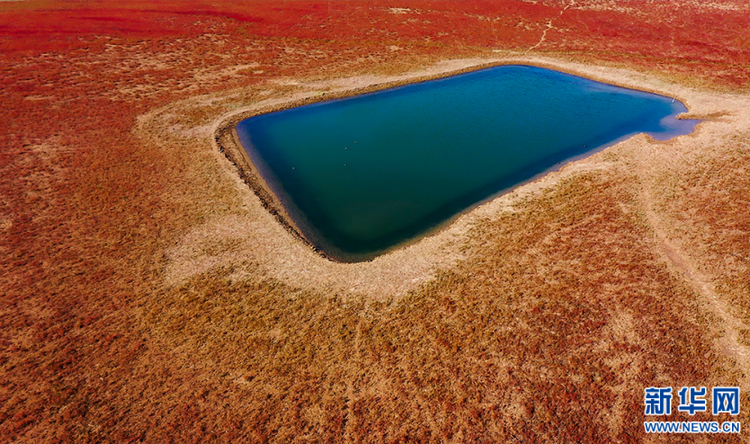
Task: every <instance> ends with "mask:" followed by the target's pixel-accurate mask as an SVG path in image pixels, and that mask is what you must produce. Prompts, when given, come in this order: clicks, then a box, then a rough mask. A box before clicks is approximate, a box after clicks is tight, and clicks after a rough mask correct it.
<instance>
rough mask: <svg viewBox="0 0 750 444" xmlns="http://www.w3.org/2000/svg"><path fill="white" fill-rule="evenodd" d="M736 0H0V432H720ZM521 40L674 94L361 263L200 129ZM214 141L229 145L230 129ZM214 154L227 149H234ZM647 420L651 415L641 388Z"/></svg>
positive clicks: (588, 71)
mask: <svg viewBox="0 0 750 444" xmlns="http://www.w3.org/2000/svg"><path fill="white" fill-rule="evenodd" d="M748 23H750V6H749V5H748V4H747V2H744V1H736V2H733V1H722V2H713V3H711V2H696V1H665V2H661V1H660V2H640V1H591V2H562V1H560V2H552V1H550V2H544V1H539V2H522V1H496V2H453V1H410V2H406V1H405V2H386V1H361V2H345V1H330V2H322V1H321V2H314V1H289V2H278V1H274V2H262V1H257V2H229V1H228V2H187V1H185V2H177V1H163V2H150V1H149V2H145V1H143V2H141V1H128V2H95V1H86V2H52V1H49V2H48V1H45V2H36V1H28V2H2V3H0V84H2V88H0V105H2V106H0V345H1V346H0V442H30V443H39V442H92V443H93V442H97V443H98V442H596V443H598V442H651V441H654V442H656V441H658V442H671V441H683V440H684V441H687V440H689V441H691V442H692V441H694V440H696V439H697V440H698V441H700V440H704V441H706V442H707V441H709V440H710V441H712V442H713V441H718V442H747V441H748V434H747V432H743V433H742V434H740V435H705V436H700V435H698V436H696V435H658V436H650V435H646V434H645V433H644V432H643V421H645V420H650V419H652V418H651V417H646V416H645V415H644V400H643V396H644V392H643V390H644V388H646V387H650V386H661V387H666V386H670V387H673V388H674V389H675V392H676V391H677V390H679V388H681V387H683V386H705V387H708V388H711V387H716V386H739V387H740V388H741V389H742V410H741V413H740V415H739V416H737V417H729V416H728V415H726V414H724V415H723V416H713V415H711V414H710V412H709V413H698V414H696V415H695V416H692V417H691V416H689V415H686V414H684V413H681V412H680V413H678V412H676V407H677V399H676V398H677V396H676V394H675V400H674V402H673V411H674V412H673V414H672V415H670V416H669V417H666V418H664V419H671V420H719V421H724V420H730V419H733V420H738V421H741V422H742V423H743V426H744V427H745V428H747V427H750V421H749V419H750V415H748V412H749V411H750V410H749V409H750V399H748V398H749V397H748V393H749V391H750V374H749V373H748V372H750V354H749V353H750V106H749V105H750V29H749V28H748V26H747V24H748ZM488 63H532V64H536V65H540V66H548V67H552V68H555V69H560V70H564V71H568V72H572V73H576V74H579V75H584V76H587V77H591V78H595V79H597V80H603V81H608V82H612V83H617V84H621V85H625V86H630V87H637V88H642V89H647V90H651V91H657V92H661V93H664V94H669V95H672V96H674V97H677V98H679V99H680V100H683V101H684V102H685V103H686V104H687V105H688V107H689V108H690V114H691V115H692V116H694V117H699V118H702V119H704V123H702V124H700V125H699V127H698V129H697V131H696V132H695V133H694V134H692V135H689V136H684V137H680V138H677V139H674V140H672V141H669V142H654V141H653V140H650V139H649V138H648V137H646V136H643V135H641V136H637V137H635V138H632V139H630V140H628V141H626V142H624V143H621V144H618V145H616V146H613V147H610V148H608V149H606V150H604V151H602V152H600V153H597V154H595V155H594V156H591V157H589V158H587V159H584V160H582V161H579V162H576V163H571V164H569V165H567V166H566V167H564V168H563V169H561V170H560V171H558V172H555V173H552V174H550V175H548V176H546V177H545V178H543V179H542V180H540V181H537V182H533V183H531V184H528V185H525V186H523V187H521V188H519V189H518V190H516V191H515V192H513V193H510V194H507V195H505V196H502V197H500V198H498V199H495V200H493V201H491V202H489V203H487V204H485V205H483V206H481V207H479V208H477V209H475V210H473V211H472V212H470V213H468V214H466V215H464V216H461V217H460V218H458V219H457V220H456V221H454V223H453V224H451V225H450V226H448V227H447V228H445V229H443V230H441V231H439V232H437V233H434V234H433V235H431V236H429V237H427V238H425V239H423V240H420V241H418V242H414V243H412V244H410V245H408V246H406V247H404V248H402V249H399V250H397V251H394V252H392V253H390V254H388V255H385V256H382V257H380V258H378V259H376V260H375V261H372V262H368V263H361V264H337V263H333V262H330V261H327V260H325V259H323V258H321V257H320V256H318V255H316V254H315V253H314V252H312V251H311V250H310V249H309V248H307V247H306V246H305V245H304V244H303V243H302V242H300V241H299V240H298V239H296V238H295V237H294V236H293V235H292V234H290V233H289V231H287V230H285V229H284V228H283V227H282V226H281V225H280V224H279V223H278V220H277V218H276V217H275V216H274V215H272V214H270V213H269V212H268V211H267V210H266V209H265V208H263V206H262V205H261V201H260V199H259V197H258V195H257V194H256V193H254V192H253V191H252V189H251V187H250V186H248V184H247V183H245V182H244V181H243V180H242V178H241V173H240V171H239V170H238V168H237V166H236V165H234V164H233V163H232V162H231V161H230V159H228V158H227V156H226V155H225V154H227V153H228V151H229V150H227V149H224V152H222V151H221V149H220V148H227V146H225V145H226V144H227V143H229V142H228V141H227V140H226V138H225V137H224V135H225V133H223V132H222V131H221V130H222V128H223V127H224V126H225V125H226V122H228V121H231V119H232V118H234V117H236V116H238V115H241V114H242V113H247V112H251V113H252V112H259V111H262V110H264V109H272V108H275V107H283V106H289V105H290V104H292V103H301V102H303V101H312V100H321V99H323V98H325V97H331V96H336V95H341V94H350V93H352V91H354V90H356V89H358V88H359V89H377V88H381V87H384V86H385V85H388V84H392V83H393V82H409V81H415V80H417V79H421V78H427V77H430V76H438V75H445V74H447V73H450V72H454V71H457V70H462V69H472V68H474V67H477V66H482V65H484V64H488ZM230 157H231V155H230ZM240 166H241V165H240ZM657 419H662V418H657Z"/></svg>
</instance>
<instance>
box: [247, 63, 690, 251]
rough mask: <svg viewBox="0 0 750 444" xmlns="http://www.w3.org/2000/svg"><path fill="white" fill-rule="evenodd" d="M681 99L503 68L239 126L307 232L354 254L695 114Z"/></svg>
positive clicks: (664, 132) (684, 128)
mask: <svg viewBox="0 0 750 444" xmlns="http://www.w3.org/2000/svg"><path fill="white" fill-rule="evenodd" d="M685 111H687V109H686V108H685V106H684V105H683V104H682V103H680V102H679V101H677V100H674V99H672V98H669V97H664V96H659V95H656V94H651V93H646V92H641V91H635V90H630V89H625V88H621V87H617V86H613V85H608V84H604V83H600V82H595V81H592V80H588V79H584V78H581V77H577V76H573V75H569V74H565V73H561V72H557V71H552V70H548V69H543V68H537V67H531V66H518V65H513V66H500V67H494V68H488V69H482V70H479V71H474V72H470V73H466V74H460V75H456V76H452V77H448V78H444V79H438V80H430V81H426V82H422V83H417V84H411V85H406V86H401V87H397V88H392V89H388V90H385V91H380V92H374V93H370V94H365V95H360V96H355V97H349V98H345V99H339V100H332V101H327V102H321V103H317V104H313V105H306V106H301V107H298V108H292V109H288V110H285V111H280V112H274V113H269V114H264V115H259V116H255V117H251V118H249V119H246V120H243V121H242V122H240V123H239V124H238V125H237V127H236V130H237V134H238V136H239V138H240V141H241V142H242V144H243V146H244V148H245V150H246V151H247V152H248V154H249V156H250V158H251V160H252V161H253V163H254V164H255V165H256V167H257V168H258V169H259V171H260V173H261V175H262V176H263V177H264V179H265V180H266V182H267V183H268V184H269V186H270V187H271V188H272V190H273V192H274V193H275V194H276V195H277V197H279V199H280V200H281V202H282V203H283V205H284V206H285V207H286V209H287V211H288V212H289V214H290V216H291V217H292V219H293V220H294V221H295V223H296V224H297V226H298V227H299V229H300V230H301V231H302V233H303V234H304V235H305V237H306V238H307V239H308V240H310V241H311V242H312V243H313V244H315V245H316V246H317V247H318V248H319V249H320V250H322V251H323V252H324V253H326V254H327V255H328V256H329V257H332V258H334V259H337V260H341V261H360V260H367V259H371V258H372V257H374V256H376V255H378V254H380V253H382V252H383V251H386V250H388V249H389V248H391V247H394V246H396V245H399V244H401V243H403V242H405V241H408V240H409V239H412V238H414V237H416V236H419V235H421V234H424V233H425V232H427V231H429V230H430V229H433V228H435V227H437V226H439V225H440V224H442V223H445V222H446V221H447V220H450V219H451V218H452V217H453V216H455V215H456V214H458V213H461V212H462V211H465V210H466V209H468V208H471V207H473V206H475V205H477V204H478V203H480V202H482V201H484V200H486V199H488V198H490V197H492V196H494V195H496V194H498V193H501V192H503V191H507V190H509V189H511V188H512V187H514V186H517V185H518V184H521V183H523V182H525V181H528V180H529V179H531V178H533V177H535V176H538V175H539V174H540V173H543V172H545V171H549V170H551V169H554V168H556V167H559V165H560V163H561V162H564V161H566V160H569V159H571V158H575V157H578V156H581V155H583V154H586V153H590V152H592V151H595V150H597V149H600V148H601V147H603V146H607V145H608V144H611V143H613V142H615V141H618V140H622V139H624V138H626V137H630V136H632V135H635V134H638V133H648V134H650V135H651V136H653V137H654V138H656V139H660V140H664V139H669V138H671V137H674V136H677V135H683V134H688V133H690V132H691V131H692V130H693V128H694V126H695V124H696V122H697V121H695V120H678V119H676V118H675V116H677V115H678V114H680V113H683V112H685Z"/></svg>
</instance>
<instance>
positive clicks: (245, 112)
mask: <svg viewBox="0 0 750 444" xmlns="http://www.w3.org/2000/svg"><path fill="white" fill-rule="evenodd" d="M513 65H518V66H531V67H537V68H544V69H549V70H553V71H556V72H560V73H564V74H569V75H574V76H577V77H581V78H584V79H588V80H593V81H596V82H600V83H604V84H607V85H612V86H617V87H620V88H625V89H628V90H633V91H640V92H646V93H652V94H657V95H660V96H664V97H669V98H672V99H673V101H674V100H679V101H680V102H681V103H683V104H684V105H685V106H686V107H687V109H688V112H687V113H683V114H680V115H678V116H676V118H677V119H687V118H695V116H693V115H692V112H690V106H689V104H688V103H687V100H685V99H683V98H681V97H679V96H677V95H675V94H672V93H667V92H665V91H663V90H660V89H658V88H651V87H639V88H636V87H634V86H633V85H632V84H629V83H628V82H618V81H617V80H614V81H613V80H612V79H611V78H606V76H593V75H590V73H585V72H581V70H578V69H572V68H569V67H566V66H561V65H559V64H556V63H550V62H540V61H539V60H533V59H523V58H521V59H518V58H510V59H505V60H492V61H487V62H484V63H477V64H473V65H470V66H466V67H461V68H458V69H452V70H445V71H441V72H437V73H431V74H419V73H417V74H416V75H411V76H409V75H407V76H405V77H404V78H398V79H394V80H389V81H388V80H387V81H384V82H380V83H374V84H369V85H365V86H362V87H356V88H349V89H342V90H339V91H330V92H323V93H321V94H318V95H316V96H308V97H304V98H301V99H292V100H289V101H285V102H282V103H277V104H273V105H269V106H262V107H257V108H254V107H250V108H245V109H240V110H239V111H236V112H233V113H231V114H230V115H228V116H223V118H222V119H220V121H219V124H218V125H217V126H216V129H215V131H214V140H215V143H216V146H217V149H218V150H219V151H220V152H222V153H223V154H224V156H225V157H226V158H227V159H228V160H229V161H230V162H231V163H232V164H233V165H234V167H235V168H236V169H237V173H238V175H239V177H240V178H241V179H242V181H243V182H244V183H245V184H246V185H247V186H248V187H249V188H250V189H251V190H252V191H253V193H254V194H255V195H256V196H257V198H258V199H259V200H260V202H261V205H262V206H263V208H264V209H265V210H266V211H268V212H269V213H270V214H271V215H272V216H273V217H274V218H275V219H276V221H277V222H278V223H279V224H280V225H281V226H282V227H283V228H284V229H285V230H286V231H287V232H288V233H290V234H291V235H292V236H293V237H294V238H296V239H297V240H298V241H300V242H302V243H303V244H304V245H305V246H306V247H307V248H309V249H310V250H312V251H313V252H315V254H317V255H318V256H320V257H322V258H325V259H327V260H328V261H331V262H336V263H354V262H368V261H370V260H372V259H373V258H370V259H369V260H365V261H361V260H352V261H348V260H345V259H341V258H338V257H333V256H331V255H329V254H326V252H325V251H324V250H322V249H321V248H319V247H318V246H317V245H316V243H315V241H314V240H312V239H308V237H307V236H305V234H304V233H305V231H307V230H303V229H301V228H300V226H299V225H298V223H297V222H295V217H292V215H291V214H290V212H289V210H288V209H287V208H286V206H285V205H284V204H283V203H282V201H281V200H280V199H279V197H278V196H277V195H276V193H274V191H273V189H272V187H271V186H270V185H269V184H268V183H267V181H266V180H265V179H264V178H263V175H262V174H261V173H260V172H259V171H258V169H257V167H256V166H255V165H254V163H253V161H252V159H251V158H250V156H249V155H248V153H247V151H246V150H245V148H244V147H243V145H242V143H241V141H240V140H239V136H238V134H237V131H236V126H237V124H239V123H240V122H241V121H243V120H245V119H248V118H251V117H255V116H258V115H263V114H269V113H273V112H278V111H283V110H287V109H291V108H296V107H300V106H305V105H311V104H316V103H322V102H327V101H331V100H337V99H343V98H349V97H354V96H359V95H364V94H369V93H373V92H380V91H384V90H388V89H392V88H396V87H399V86H405V85H413V84H418V83H422V82H427V81H431V80H437V79H443V78H448V77H453V76H456V75H460V74H465V73H470V72H475V71H480V70H483V69H488V68H494V67H500V66H513ZM696 131H698V126H696V127H695V129H694V131H693V133H695V132H696ZM691 134H692V133H691ZM629 137H632V136H629ZM629 137H628V138H629ZM621 141H622V140H617V141H614V142H613V143H608V144H604V145H602V146H601V147H598V148H596V149H594V150H591V151H590V152H588V153H586V154H585V155H577V156H574V157H572V158H570V159H568V160H566V161H564V162H561V164H559V165H557V166H555V167H552V168H549V169H547V170H545V171H543V172H541V173H539V174H536V175H534V176H533V177H531V178H530V179H528V180H525V181H522V182H520V183H518V184H517V185H515V186H513V187H511V188H509V189H505V190H500V191H499V192H498V193H497V194H494V195H493V196H491V197H489V198H487V199H485V200H482V201H480V202H477V203H476V204H474V205H471V206H469V207H467V208H466V209H465V210H464V211H461V212H459V213H458V214H455V215H454V216H452V217H450V218H448V219H447V220H445V221H444V222H443V223H440V224H438V225H437V226H435V227H432V228H430V229H428V230H427V231H425V232H423V233H422V234H420V235H418V236H416V237H415V238H412V239H409V240H407V241H405V242H402V243H399V244H397V245H395V246H392V247H390V248H388V249H386V250H385V251H384V252H381V253H379V254H378V255H380V254H385V253H388V252H390V251H393V250H397V249H401V248H404V247H406V246H408V245H411V244H414V243H417V242H419V241H420V240H421V239H423V238H425V237H427V236H431V235H434V234H436V233H438V232H440V231H442V230H444V229H446V228H447V227H449V226H450V225H451V224H452V223H453V222H454V221H455V220H456V219H457V218H459V217H460V216H461V215H463V214H466V213H469V212H471V211H472V210H473V209H474V208H476V207H477V206H480V205H482V204H483V203H486V202H487V201H490V200H492V199H495V198H497V197H499V196H501V195H503V194H507V193H509V192H511V191H513V190H514V189H516V188H517V187H520V186H524V185H525V184H528V183H529V182H534V181H536V180H539V179H540V178H542V177H544V176H546V175H548V174H550V173H552V172H554V171H558V170H559V169H560V168H562V167H564V166H565V165H567V164H568V163H570V162H576V161H580V160H581V159H583V158H586V157H589V156H591V155H594V154H596V153H597V152H600V151H602V150H605V149H607V148H609V147H610V146H612V145H615V144H617V143H619V142H621Z"/></svg>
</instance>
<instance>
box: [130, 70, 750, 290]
mask: <svg viewBox="0 0 750 444" xmlns="http://www.w3.org/2000/svg"><path fill="white" fill-rule="evenodd" d="M503 64H528V65H534V66H539V67H544V68H549V69H554V70H557V71H562V72H566V73H569V74H574V75H577V76H581V77H586V78H589V79H593V80H597V81H601V82H605V83H609V84H613V85H617V86H622V87H626V88H633V89H639V90H643V91H648V92H654V93H657V94H661V95H666V96H670V97H675V98H676V99H678V100H680V101H682V102H683V103H685V105H686V106H687V107H688V109H689V110H690V112H689V113H688V114H687V115H685V116H684V117H690V118H703V119H706V120H705V121H704V122H703V123H701V124H699V125H698V127H697V129H696V131H694V132H693V133H692V134H690V135H688V136H681V137H677V138H675V139H672V140H669V141H666V142H656V141H654V140H653V139H651V138H650V137H648V136H645V135H639V136H636V137H632V138H630V139H628V140H626V141H624V142H621V143H618V144H616V145H614V146H612V147H610V148H607V149H605V150H604V151H601V152H599V153H596V154H594V155H592V156H590V157H587V158H585V159H582V160H577V161H574V162H571V163H569V164H567V165H565V166H563V167H562V168H561V169H560V170H558V171H554V172H551V173H549V174H547V175H545V176H544V177H541V178H539V179H538V180H535V181H533V182H530V183H527V184H525V185H522V186H520V187H518V188H516V189H515V190H513V191H512V192H510V193H507V194H504V195H501V196H498V197H496V198H494V199H492V200H490V201H488V202H486V203H484V204H482V205H480V206H478V207H476V208H474V209H472V210H470V211H468V212H466V213H464V214H462V215H459V216H457V217H456V218H454V219H453V220H452V221H450V222H449V223H447V224H445V225H444V226H443V227H442V228H441V229H439V230H437V231H434V232H432V233H430V234H429V235H427V236H424V237H422V238H420V239H417V240H414V241H413V242H411V243H409V244H407V245H404V246H402V247H400V248H396V249H394V250H393V251H390V252H388V253H386V254H384V255H381V256H378V257H376V258H375V259H373V260H372V261H369V262H360V263H337V262H333V261H331V260H328V259H326V258H324V257H323V256H321V255H320V254H319V253H318V252H316V251H315V250H314V248H312V247H311V245H310V244H309V243H308V242H306V241H305V240H304V238H303V237H302V236H301V235H299V231H298V230H296V228H295V227H294V224H293V222H292V221H291V220H290V218H289V217H288V216H287V215H286V213H285V211H284V210H283V207H282V206H281V205H280V203H279V202H278V200H277V199H276V198H275V196H274V195H273V193H271V192H270V191H269V190H268V187H267V186H266V185H265V184H264V183H263V180H262V178H260V175H259V174H258V173H257V171H256V170H255V169H254V168H253V166H252V163H251V162H250V161H249V159H248V158H247V155H246V154H245V152H244V149H242V147H241V145H240V144H239V142H238V140H237V138H236V135H235V134H234V131H233V129H234V126H235V125H236V124H237V122H239V121H241V120H243V119H245V118H248V117H250V116H253V115H258V114H263V113H267V112H272V111H276V110H281V109H286V108H290V107H295V106H299V105H302V104H307V103H313V102H318V101H321V100H329V99H331V98H338V97H345V96H350V95H357V94H362V93H365V92H370V91H376V90H380V89H385V88H390V87H393V86H397V85H401V84H407V83H413V82H418V81H424V80H429V79H434V78H439V77H445V76H449V75H454V74H458V73H461V72H466V71H471V70H476V69H481V68H486V67H490V66H497V65H503ZM196 115H198V116H200V117H199V118H197V119H196V118H195V116H196ZM175 122H181V123H180V124H176V123H175ZM182 122H187V123H182ZM749 126H750V97H748V96H740V95H729V94H719V93H712V92H705V91H699V90H695V89H692V88H688V87H685V86H681V85H677V84H672V83H668V82H666V81H663V80H660V79H656V78H652V77H648V76H646V75H643V74H641V73H637V72H632V71H627V70H623V69H616V68H611V67H604V66H591V65H585V64H580V63H572V62H568V61H563V60H556V59H551V58H541V57H527V56H513V55H511V56H507V57H502V58H487V59H467V60H451V61H446V62H442V63H439V64H436V65H433V66H431V67H429V68H426V69H423V70H420V71H417V72H413V73H409V74H404V75H400V76H392V77H379V76H358V77H353V78H345V79H330V80H309V81H306V80H305V79H277V80H276V81H274V83H273V84H272V85H261V86H260V87H259V86H255V87H252V88H247V89H243V90H240V91H237V90H232V91H227V92H225V93H221V94H212V95H209V96H201V97H195V98H192V99H189V100H185V101H180V102H176V103H173V104H171V105H169V106H167V107H164V108H161V109H158V110H154V111H152V112H150V113H148V114H146V115H144V116H142V118H141V119H140V120H139V124H138V126H137V128H136V130H135V131H136V133H137V134H139V135H140V136H141V137H143V138H147V139H150V140H151V143H152V146H158V147H164V148H165V149H178V148H177V147H178V146H179V145H184V144H192V145H200V146H202V147H205V149H206V153H207V155H206V159H204V161H207V160H209V159H210V161H211V162H213V165H211V166H210V167H207V169H209V170H211V171H207V174H218V175H220V176H221V177H214V178H213V179H212V180H217V181H229V182H230V183H231V190H232V191H231V193H230V194H231V195H227V199H229V200H232V201H233V202H236V205H235V206H234V208H235V210H234V211H232V212H231V213H226V212H224V213H221V212H218V213H217V214H216V215H215V217H212V218H211V219H210V220H206V221H204V222H203V223H202V224H200V225H198V226H194V227H193V228H192V229H191V230H190V231H189V232H187V233H183V234H182V235H181V237H180V240H179V242H177V244H176V245H175V246H174V247H173V248H171V249H169V251H167V252H166V254H165V256H166V261H167V262H166V268H165V279H166V283H167V284H168V285H177V284H180V283H182V282H185V281H186V280H187V279H189V278H191V277H193V276H196V275H198V274H200V273H204V272H207V271H209V270H211V269H214V268H216V267H225V268H227V269H230V270H232V272H231V279H234V280H242V279H243V277H246V276H249V275H251V274H257V273H262V274H263V275H266V276H268V277H270V278H273V279H278V280H281V281H283V282H286V283H287V284H289V285H291V286H293V287H297V288H302V289H313V290H324V291H333V292H336V293H339V292H340V293H350V294H356V295H361V296H366V297H368V298H372V299H377V300H379V299H383V298H389V297H400V296H403V295H405V294H407V293H408V292H409V291H410V290H413V289H415V288H417V287H418V286H419V285H421V284H423V283H425V282H427V281H429V280H431V279H433V278H434V277H435V276H436V274H437V273H438V272H439V271H440V270H444V269H449V268H450V267H451V266H452V265H453V264H455V263H456V262H457V261H459V260H461V259H462V258H463V257H464V254H465V251H467V249H470V248H471V247H472V245H471V242H472V241H471V239H470V237H469V234H470V232H471V230H472V227H474V226H476V225H477V224H478V223H481V222H482V221H483V220H488V219H489V220H492V219H495V218H497V217H498V216H499V215H501V214H504V213H507V212H513V211H514V209H515V208H516V207H517V206H519V205H524V200H525V199H527V198H533V197H534V196H535V195H537V194H538V193H540V192H542V191H543V190H545V189H549V188H553V187H555V186H556V184H558V183H559V182H560V181H561V180H564V179H566V178H569V177H571V176H575V175H579V174H584V173H586V172H592V171H596V172H598V173H601V174H623V173H626V174H646V175H648V174H649V171H657V170H659V169H660V168H665V167H668V166H669V165H670V164H672V163H674V162H677V161H685V160H686V159H687V158H689V157H691V156H692V157H695V156H702V155H704V154H705V153H706V152H707V150H708V149H709V148H710V146H711V143H712V141H713V140H716V139H717V138H725V137H729V136H731V135H732V134H733V133H736V132H738V131H742V130H744V129H746V128H748V127H749ZM170 147H174V148H170Z"/></svg>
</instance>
